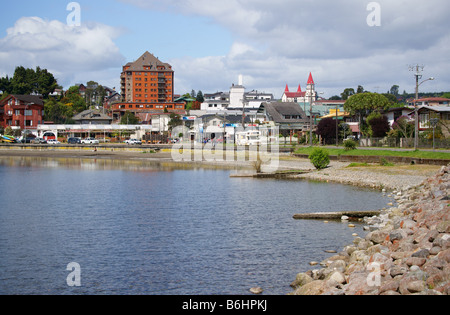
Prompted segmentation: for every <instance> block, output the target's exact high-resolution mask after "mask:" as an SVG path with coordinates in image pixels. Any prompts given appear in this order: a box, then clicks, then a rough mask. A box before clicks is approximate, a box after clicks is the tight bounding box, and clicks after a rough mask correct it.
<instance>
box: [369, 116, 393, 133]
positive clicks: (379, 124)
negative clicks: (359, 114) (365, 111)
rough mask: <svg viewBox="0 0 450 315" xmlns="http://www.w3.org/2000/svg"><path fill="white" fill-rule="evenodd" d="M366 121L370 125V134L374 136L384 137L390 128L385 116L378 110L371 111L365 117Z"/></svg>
mask: <svg viewBox="0 0 450 315" xmlns="http://www.w3.org/2000/svg"><path fill="white" fill-rule="evenodd" d="M367 123H368V125H369V127H370V131H369V132H370V135H371V136H372V137H374V138H384V137H385V136H386V134H387V133H388V132H389V130H390V129H391V126H390V124H389V121H388V119H387V117H386V116H383V115H381V114H380V113H379V112H373V113H371V114H370V115H369V116H368V117H367Z"/></svg>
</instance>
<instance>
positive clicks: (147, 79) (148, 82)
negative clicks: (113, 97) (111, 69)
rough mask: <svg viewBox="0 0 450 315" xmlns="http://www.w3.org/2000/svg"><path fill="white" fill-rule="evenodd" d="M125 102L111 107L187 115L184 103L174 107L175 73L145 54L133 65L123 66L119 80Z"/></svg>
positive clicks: (137, 111)
mask: <svg viewBox="0 0 450 315" xmlns="http://www.w3.org/2000/svg"><path fill="white" fill-rule="evenodd" d="M120 79H121V91H122V102H121V103H116V104H113V105H112V109H113V111H115V112H117V111H119V112H122V114H123V113H124V112H125V111H131V112H134V113H136V114H139V113H143V112H154V111H164V110H165V109H167V111H170V112H172V111H173V112H180V111H184V109H185V103H175V102H174V99H173V92H174V71H173V69H172V66H171V65H170V64H168V63H164V62H161V61H160V60H159V59H158V58H156V57H155V56H154V55H152V54H151V53H149V52H148V51H147V52H145V53H144V54H143V55H142V56H141V57H139V58H138V59H137V60H136V61H134V62H129V63H127V64H126V65H125V66H123V71H122V74H121V76H120Z"/></svg>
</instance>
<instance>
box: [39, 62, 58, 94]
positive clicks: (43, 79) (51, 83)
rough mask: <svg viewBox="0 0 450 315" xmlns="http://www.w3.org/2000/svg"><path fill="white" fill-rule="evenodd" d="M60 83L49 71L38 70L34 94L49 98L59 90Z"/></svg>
mask: <svg viewBox="0 0 450 315" xmlns="http://www.w3.org/2000/svg"><path fill="white" fill-rule="evenodd" d="M58 87H59V86H58V82H57V81H56V79H55V77H54V76H53V74H51V73H50V72H48V71H47V69H41V68H39V67H37V68H36V75H35V86H34V92H36V93H37V94H41V95H42V96H43V97H44V98H48V96H49V94H51V93H53V92H55V90H56V89H57V88H58Z"/></svg>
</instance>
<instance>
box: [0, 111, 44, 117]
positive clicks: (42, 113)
mask: <svg viewBox="0 0 450 315" xmlns="http://www.w3.org/2000/svg"><path fill="white" fill-rule="evenodd" d="M6 114H7V116H12V115H13V114H14V115H15V116H21V115H25V116H33V111H32V110H30V109H27V110H25V113H24V111H23V110H20V109H16V110H7V111H6ZM37 114H38V115H42V116H44V111H43V110H38V111H37Z"/></svg>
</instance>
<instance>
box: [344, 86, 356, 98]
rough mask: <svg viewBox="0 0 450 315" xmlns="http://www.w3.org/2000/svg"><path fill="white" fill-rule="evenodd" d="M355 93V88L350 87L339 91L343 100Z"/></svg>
mask: <svg viewBox="0 0 450 315" xmlns="http://www.w3.org/2000/svg"><path fill="white" fill-rule="evenodd" d="M354 94H355V89H352V88H347V89H345V90H344V92H342V93H341V97H342V99H343V100H344V101H345V100H347V99H348V98H349V97H350V96H352V95H354Z"/></svg>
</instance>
